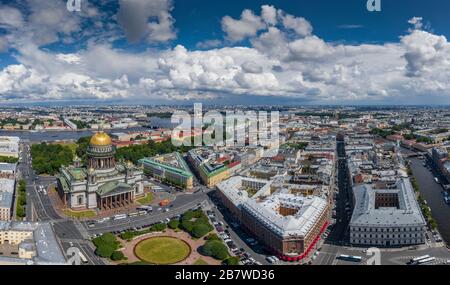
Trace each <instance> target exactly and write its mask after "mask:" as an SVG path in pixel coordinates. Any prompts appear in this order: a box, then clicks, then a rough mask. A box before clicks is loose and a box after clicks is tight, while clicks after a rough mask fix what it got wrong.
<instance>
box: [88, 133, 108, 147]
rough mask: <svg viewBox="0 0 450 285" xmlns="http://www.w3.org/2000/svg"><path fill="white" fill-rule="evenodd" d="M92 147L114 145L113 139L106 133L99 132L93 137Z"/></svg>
mask: <svg viewBox="0 0 450 285" xmlns="http://www.w3.org/2000/svg"><path fill="white" fill-rule="evenodd" d="M90 145H91V146H110V145H112V141H111V137H110V136H109V135H108V134H107V133H104V132H98V133H96V134H95V135H93V136H92V138H91V141H90Z"/></svg>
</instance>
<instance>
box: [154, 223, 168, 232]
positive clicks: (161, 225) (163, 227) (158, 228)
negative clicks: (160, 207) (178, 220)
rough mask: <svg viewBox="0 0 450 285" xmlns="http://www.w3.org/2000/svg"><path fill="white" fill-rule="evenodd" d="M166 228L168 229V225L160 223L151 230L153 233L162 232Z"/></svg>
mask: <svg viewBox="0 0 450 285" xmlns="http://www.w3.org/2000/svg"><path fill="white" fill-rule="evenodd" d="M166 228H167V225H166V224H163V223H159V224H156V225H153V226H152V227H151V228H150V230H151V231H152V232H162V231H164V230H165V229H166Z"/></svg>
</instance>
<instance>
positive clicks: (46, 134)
mask: <svg viewBox="0 0 450 285" xmlns="http://www.w3.org/2000/svg"><path fill="white" fill-rule="evenodd" d="M173 127H174V124H172V123H171V122H170V119H167V118H159V117H151V118H150V120H149V123H148V125H147V127H134V128H128V129H113V130H106V132H108V133H126V132H133V131H137V132H138V131H148V130H150V129H158V128H169V129H170V128H173ZM94 132H95V131H87V130H82V131H41V132H30V131H5V130H0V136H13V137H19V138H20V139H22V140H26V141H31V142H43V141H46V142H49V141H66V140H78V139H79V138H82V137H88V136H92V135H93V133H94Z"/></svg>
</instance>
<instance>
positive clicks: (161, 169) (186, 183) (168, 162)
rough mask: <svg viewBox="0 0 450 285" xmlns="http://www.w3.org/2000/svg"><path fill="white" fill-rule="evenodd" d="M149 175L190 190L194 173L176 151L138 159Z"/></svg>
mask: <svg viewBox="0 0 450 285" xmlns="http://www.w3.org/2000/svg"><path fill="white" fill-rule="evenodd" d="M139 164H140V165H142V167H143V169H144V170H145V171H146V172H148V174H149V175H151V176H153V177H154V178H156V179H158V180H160V181H163V182H166V183H168V184H172V185H174V186H176V187H179V188H182V189H186V190H188V191H190V190H192V189H193V187H194V182H193V181H194V175H193V174H192V173H191V171H190V169H189V167H188V166H187V164H186V162H185V161H184V159H183V157H181V155H180V154H179V153H178V152H175V153H171V154H168V155H159V156H155V157H152V158H144V159H141V160H139Z"/></svg>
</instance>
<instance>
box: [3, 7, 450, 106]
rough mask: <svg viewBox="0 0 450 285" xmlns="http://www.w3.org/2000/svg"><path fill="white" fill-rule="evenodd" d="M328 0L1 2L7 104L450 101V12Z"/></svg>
mask: <svg viewBox="0 0 450 285" xmlns="http://www.w3.org/2000/svg"><path fill="white" fill-rule="evenodd" d="M326 2H327V3H326V4H325V3H324V1H296V2H295V3H292V2H291V3H289V2H287V1H259V0H258V1H241V2H239V3H232V4H230V3H227V4H224V3H223V4H219V3H214V4H213V3H208V2H207V1H200V0H197V1H189V2H185V1H180V0H173V1H172V0H158V1H151V2H150V1H138V0H136V1H129V0H128V1H127V0H119V1H85V0H82V1H81V11H80V12H69V11H68V10H67V8H66V1H63V0H61V1H57V0H54V1H45V2H36V1H25V0H24V1H1V5H0V15H2V17H1V18H0V31H1V32H0V79H1V80H0V101H2V102H3V103H5V104H22V103H32V104H37V103H41V104H50V105H51V104H55V105H59V104H66V103H65V102H67V104H72V103H74V104H76V103H78V102H81V103H83V104H85V103H86V102H89V103H92V104H150V105H151V104H174V105H179V104H181V105H183V104H190V103H191V102H202V103H204V104H243V105H249V104H255V102H258V104H260V105H273V104H277V105H278V104H281V105H283V104H286V105H289V104H298V105H302V104H303V105H424V104H425V105H447V104H450V100H449V99H448V98H450V97H449V96H448V95H450V94H449V91H448V90H449V88H448V87H449V85H450V82H449V81H448V78H449V76H448V75H449V74H450V64H449V62H450V61H449V58H450V44H449V43H448V41H447V37H448V36H449V33H450V31H449V30H448V28H447V27H448V25H446V22H445V15H444V14H443V11H445V10H446V9H445V6H446V5H448V4H443V3H441V2H439V3H438V1H428V2H427V3H426V5H425V3H423V2H422V3H420V2H419V1H414V5H406V2H405V1H395V3H394V2H393V1H387V0H385V1H382V11H381V12H369V11H367V9H366V1H363V0H354V1H345V2H342V1H341V2H339V1H333V3H328V2H329V1H326ZM410 2H411V1H408V3H410Z"/></svg>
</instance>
